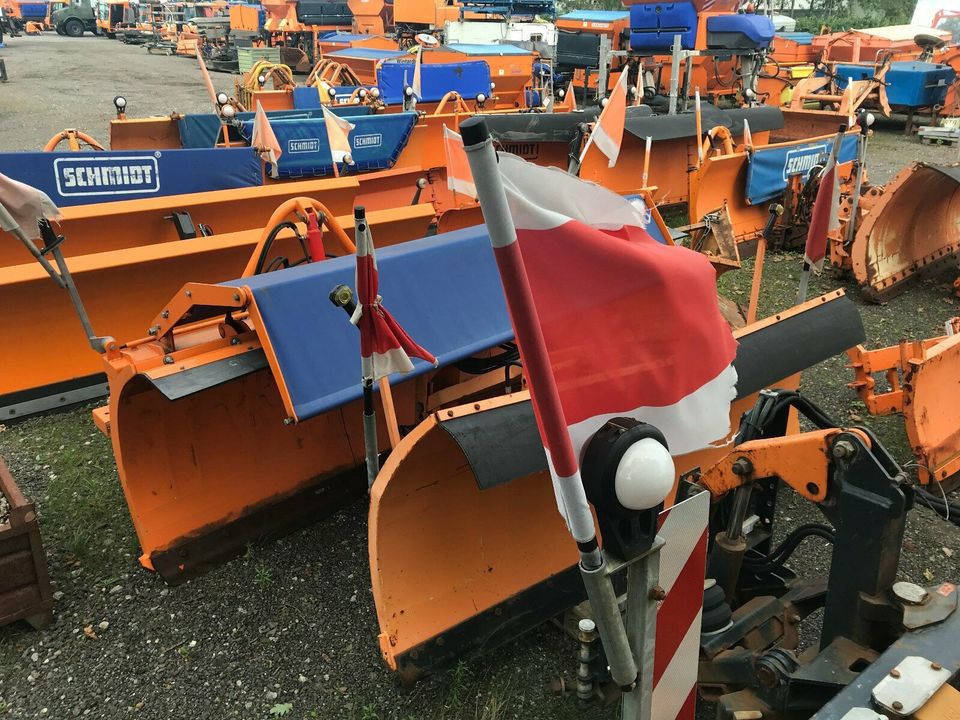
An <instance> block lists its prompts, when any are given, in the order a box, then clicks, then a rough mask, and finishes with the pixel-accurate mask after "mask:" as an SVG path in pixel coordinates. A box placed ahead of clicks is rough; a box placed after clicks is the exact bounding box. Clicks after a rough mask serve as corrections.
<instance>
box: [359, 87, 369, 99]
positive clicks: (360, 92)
mask: <svg viewBox="0 0 960 720" xmlns="http://www.w3.org/2000/svg"><path fill="white" fill-rule="evenodd" d="M357 95H359V96H360V97H362V98H365V97H366V96H367V91H366V90H364V89H363V88H360V91H359V92H358V93H357Z"/></svg>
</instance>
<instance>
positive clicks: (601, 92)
mask: <svg viewBox="0 0 960 720" xmlns="http://www.w3.org/2000/svg"><path fill="white" fill-rule="evenodd" d="M610 50H611V47H610V38H608V37H607V36H606V35H601V36H600V74H599V75H598V76H597V104H598V105H599V104H600V98H604V97H606V96H607V85H608V84H609V83H610Z"/></svg>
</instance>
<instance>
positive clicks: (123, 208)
mask: <svg viewBox="0 0 960 720" xmlns="http://www.w3.org/2000/svg"><path fill="white" fill-rule="evenodd" d="M433 188H436V190H437V192H436V193H434V192H433ZM448 193H449V191H448V190H447V189H446V186H445V184H441V182H430V180H429V178H428V177H426V174H425V173H424V172H423V171H422V170H419V169H410V168H408V169H405V170H387V171H382V172H379V173H372V174H367V175H362V176H356V175H355V176H352V177H342V178H333V179H326V180H308V181H302V182H293V183H284V184H275V185H272V186H265V187H253V188H248V189H241V190H229V191H228V190H220V191H212V192H206V193H198V194H195V195H191V196H170V197H158V198H151V199H145V200H127V201H120V202H113V203H102V204H98V205H82V206H76V207H68V208H64V209H63V215H64V219H63V221H62V222H61V224H60V228H61V231H63V232H65V233H68V234H69V237H70V241H69V242H67V243H65V244H64V246H63V252H64V254H65V255H66V257H67V259H68V261H69V262H70V266H71V268H72V270H73V274H74V277H75V280H76V284H77V287H78V288H79V289H80V292H81V293H82V294H83V296H84V298H85V299H86V301H87V306H88V310H89V313H90V317H91V319H92V320H93V322H94V324H95V325H98V326H100V327H104V328H116V331H115V332H116V333H118V334H119V333H123V334H128V335H130V336H132V335H135V334H138V333H139V332H142V331H143V328H141V327H140V326H141V323H142V317H143V313H144V312H146V313H147V314H149V313H150V312H152V310H146V308H148V307H152V306H154V305H156V304H157V303H158V302H163V300H162V298H164V297H166V296H168V295H170V294H171V293H172V292H174V291H175V290H176V288H178V287H179V286H180V285H182V284H183V282H184V274H185V273H186V275H187V276H193V277H195V278H197V279H199V280H203V281H207V282H219V281H221V280H225V279H229V278H231V277H236V276H239V275H240V274H241V273H242V272H243V269H244V267H245V266H246V265H247V264H248V261H249V258H250V256H251V252H252V251H253V250H254V248H255V247H256V243H257V241H258V239H259V237H260V234H261V232H260V229H261V228H262V227H263V224H264V223H265V222H266V219H268V218H269V217H270V215H271V212H272V211H273V210H274V209H275V208H276V207H277V205H278V204H281V203H283V202H285V201H287V200H289V199H290V198H292V197H297V196H312V197H318V198H321V199H322V200H323V202H324V204H325V206H326V207H327V208H328V212H327V215H328V216H329V219H330V222H335V221H337V219H338V218H339V222H340V224H341V225H342V227H344V228H345V232H346V233H347V235H348V236H349V234H350V233H352V219H351V218H352V215H351V212H352V208H353V205H354V204H355V203H357V202H360V203H363V204H365V205H366V206H367V207H369V208H370V212H369V214H368V215H369V218H370V223H371V224H372V225H373V226H379V227H380V234H381V236H382V238H383V239H382V241H381V242H383V243H384V244H386V243H388V242H403V241H405V240H410V239H413V238H418V237H422V236H423V235H425V234H426V233H427V230H428V228H429V227H430V226H431V225H433V224H434V223H435V222H436V215H437V210H436V207H435V205H434V203H433V202H432V199H433V198H434V197H436V195H438V194H440V195H447V194H448ZM447 205H448V206H449V205H452V201H450V200H448V201H447ZM108 227H109V228H111V231H110V232H109V233H107V232H104V228H108ZM287 237H292V235H291V234H290V233H288V232H281V234H280V239H281V240H284V238H287ZM284 242H285V240H284ZM38 271H39V274H38ZM44 278H45V273H43V271H42V268H40V267H39V266H38V265H35V264H33V263H32V262H31V259H30V256H29V255H28V254H27V253H26V251H25V250H24V249H23V248H22V247H18V246H17V245H14V244H11V243H3V244H2V246H0V298H3V299H2V302H3V306H4V307H5V308H9V309H10V310H11V311H13V310H14V309H16V311H17V312H18V313H23V314H22V315H21V316H20V317H22V319H23V321H24V323H25V324H24V325H23V326H20V327H19V329H18V328H17V327H15V324H14V323H4V325H3V328H2V329H0V335H3V336H7V335H8V333H16V334H18V335H20V342H21V343H22V344H23V347H24V348H27V347H34V348H35V349H36V352H38V353H40V354H41V355H42V357H38V358H37V360H36V362H31V363H29V365H28V366H24V367H18V368H16V369H15V368H14V367H13V365H12V363H14V362H15V357H14V356H12V355H7V356H5V358H4V360H3V361H2V363H0V366H2V368H3V372H2V373H0V375H2V378H0V407H2V408H3V410H2V412H3V414H4V417H8V418H13V417H19V416H21V415H26V414H30V413H33V412H37V411H39V410H41V409H47V408H50V407H57V406H60V405H64V404H69V403H71V402H79V401H80V400H84V399H87V398H89V397H96V396H97V395H99V394H102V392H103V386H102V379H101V378H100V377H99V374H100V373H101V372H102V368H101V367H100V366H99V362H98V361H97V360H96V358H95V357H92V356H91V355H90V353H89V349H88V348H87V347H86V344H85V343H84V342H83V341H82V338H81V337H80V335H79V334H78V333H76V332H71V331H70V330H71V329H73V328H72V326H69V325H67V326H63V325H61V324H60V320H64V321H65V320H67V317H66V312H64V313H59V312H58V317H50V318H49V321H48V322H46V323H43V324H40V325H36V324H34V323H35V322H36V316H35V312H36V311H37V310H38V308H39V306H38V305H35V304H34V303H36V302H38V301H39V300H40V298H44V300H43V302H45V303H50V305H49V307H51V308H60V309H64V308H67V307H68V305H64V303H68V298H67V297H66V295H65V293H63V292H62V291H60V290H59V289H58V288H57V287H56V286H55V285H53V284H52V283H50V282H49V280H45V279H44ZM98 288H99V290H98ZM119 298H122V301H119V300H118V299H119ZM158 298H161V299H158ZM58 318H59V319H58ZM11 337H12V336H11ZM42 348H46V350H42Z"/></svg>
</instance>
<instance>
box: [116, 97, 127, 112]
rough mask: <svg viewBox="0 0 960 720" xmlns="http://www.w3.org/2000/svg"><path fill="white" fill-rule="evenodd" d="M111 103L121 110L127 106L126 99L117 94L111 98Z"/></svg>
mask: <svg viewBox="0 0 960 720" xmlns="http://www.w3.org/2000/svg"><path fill="white" fill-rule="evenodd" d="M113 104H114V107H116V108H117V110H123V109H124V108H125V107H126V106H127V99H126V98H125V97H124V96H123V95H117V96H116V97H115V98H114V99H113Z"/></svg>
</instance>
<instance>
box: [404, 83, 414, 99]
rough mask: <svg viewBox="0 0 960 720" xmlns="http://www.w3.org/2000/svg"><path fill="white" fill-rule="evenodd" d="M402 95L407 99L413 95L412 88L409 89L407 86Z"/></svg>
mask: <svg viewBox="0 0 960 720" xmlns="http://www.w3.org/2000/svg"><path fill="white" fill-rule="evenodd" d="M403 94H404V95H406V96H407V97H410V96H411V95H413V88H412V87H410V86H409V85H407V86H406V87H405V88H404V89H403Z"/></svg>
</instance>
